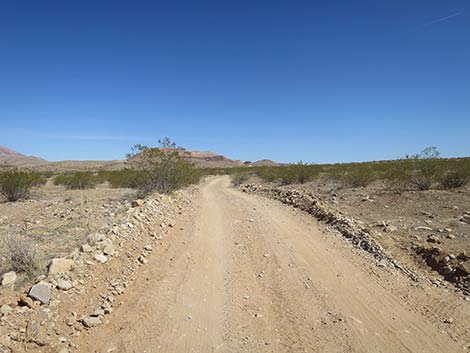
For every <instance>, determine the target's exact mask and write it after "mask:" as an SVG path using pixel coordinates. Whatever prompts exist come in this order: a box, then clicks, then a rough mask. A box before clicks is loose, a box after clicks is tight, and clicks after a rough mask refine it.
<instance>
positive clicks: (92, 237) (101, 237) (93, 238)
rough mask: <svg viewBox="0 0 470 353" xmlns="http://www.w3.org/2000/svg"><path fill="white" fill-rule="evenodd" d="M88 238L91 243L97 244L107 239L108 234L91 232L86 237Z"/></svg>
mask: <svg viewBox="0 0 470 353" xmlns="http://www.w3.org/2000/svg"><path fill="white" fill-rule="evenodd" d="M86 239H87V242H88V243H89V244H95V243H98V242H100V241H103V240H105V239H106V236H105V235H104V234H99V233H92V234H89V235H88V236H87V237H86Z"/></svg>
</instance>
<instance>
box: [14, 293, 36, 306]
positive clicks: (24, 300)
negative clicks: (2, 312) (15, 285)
mask: <svg viewBox="0 0 470 353" xmlns="http://www.w3.org/2000/svg"><path fill="white" fill-rule="evenodd" d="M18 305H19V306H27V307H28V308H30V309H34V308H35V305H34V302H33V300H32V299H31V298H30V297H26V296H23V295H22V296H21V297H20V298H19V299H18Z"/></svg>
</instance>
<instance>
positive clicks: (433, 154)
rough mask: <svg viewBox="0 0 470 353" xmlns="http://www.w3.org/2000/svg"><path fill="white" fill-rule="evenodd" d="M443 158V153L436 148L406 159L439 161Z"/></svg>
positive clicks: (428, 148)
mask: <svg viewBox="0 0 470 353" xmlns="http://www.w3.org/2000/svg"><path fill="white" fill-rule="evenodd" d="M440 157H441V152H439V150H438V149H437V147H436V146H430V147H426V148H425V149H424V150H422V151H421V152H420V153H417V154H412V155H408V154H407V155H406V156H405V159H437V158H440Z"/></svg>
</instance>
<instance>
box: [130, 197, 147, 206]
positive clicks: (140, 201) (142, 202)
mask: <svg viewBox="0 0 470 353" xmlns="http://www.w3.org/2000/svg"><path fill="white" fill-rule="evenodd" d="M144 203H145V201H144V200H141V199H138V200H134V201H132V207H140V206H143V204H144Z"/></svg>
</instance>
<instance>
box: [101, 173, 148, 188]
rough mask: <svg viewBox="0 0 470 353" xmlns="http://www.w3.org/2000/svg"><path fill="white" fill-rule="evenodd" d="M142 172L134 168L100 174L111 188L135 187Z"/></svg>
mask: <svg viewBox="0 0 470 353" xmlns="http://www.w3.org/2000/svg"><path fill="white" fill-rule="evenodd" d="M143 174H144V173H143V172H142V171H139V170H134V169H124V170H116V171H110V172H107V173H106V174H105V175H104V174H101V175H100V178H101V179H102V180H103V181H108V182H109V184H110V185H111V187H113V188H137V187H138V185H139V184H140V183H141V181H140V180H141V179H142V178H143Z"/></svg>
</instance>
